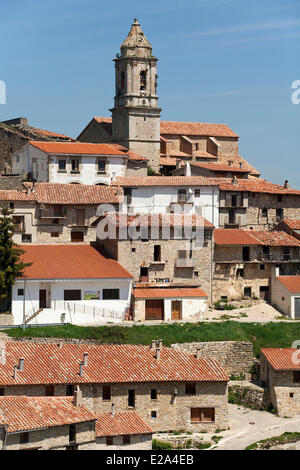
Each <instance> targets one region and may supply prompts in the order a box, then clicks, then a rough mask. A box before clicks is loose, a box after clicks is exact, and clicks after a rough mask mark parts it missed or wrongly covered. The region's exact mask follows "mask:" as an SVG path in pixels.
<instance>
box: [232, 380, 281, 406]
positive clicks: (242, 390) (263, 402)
mask: <svg viewBox="0 0 300 470" xmlns="http://www.w3.org/2000/svg"><path fill="white" fill-rule="evenodd" d="M228 399H229V403H230V402H231V403H236V404H239V405H245V406H249V407H251V408H254V409H257V410H270V408H271V405H272V403H271V398H270V394H269V392H268V391H267V390H266V389H264V388H263V387H260V386H259V385H257V384H254V383H253V382H249V381H247V380H243V381H235V380H232V381H230V382H229V384H228Z"/></svg>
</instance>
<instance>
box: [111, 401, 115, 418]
mask: <svg viewBox="0 0 300 470" xmlns="http://www.w3.org/2000/svg"><path fill="white" fill-rule="evenodd" d="M114 414H115V404H114V403H112V404H111V415H112V416H114Z"/></svg>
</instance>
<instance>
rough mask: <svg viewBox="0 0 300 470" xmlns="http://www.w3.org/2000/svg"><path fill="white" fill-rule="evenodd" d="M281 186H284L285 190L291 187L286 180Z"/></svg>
mask: <svg viewBox="0 0 300 470" xmlns="http://www.w3.org/2000/svg"><path fill="white" fill-rule="evenodd" d="M283 186H284V188H285V189H291V186H290V183H289V182H288V180H285V182H284V185H283Z"/></svg>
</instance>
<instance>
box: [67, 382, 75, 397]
mask: <svg viewBox="0 0 300 470" xmlns="http://www.w3.org/2000/svg"><path fill="white" fill-rule="evenodd" d="M66 395H67V397H73V396H74V385H70V384H68V385H67V390H66Z"/></svg>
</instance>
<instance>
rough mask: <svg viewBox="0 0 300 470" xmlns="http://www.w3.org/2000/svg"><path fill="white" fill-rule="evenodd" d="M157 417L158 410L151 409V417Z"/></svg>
mask: <svg viewBox="0 0 300 470" xmlns="http://www.w3.org/2000/svg"><path fill="white" fill-rule="evenodd" d="M156 418H157V411H151V419H156Z"/></svg>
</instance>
